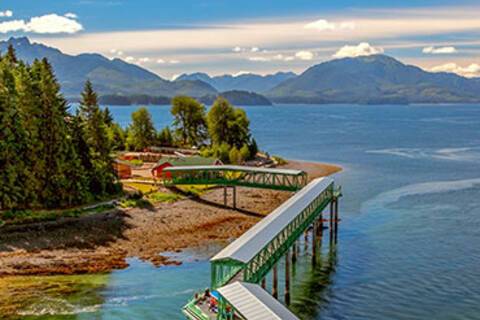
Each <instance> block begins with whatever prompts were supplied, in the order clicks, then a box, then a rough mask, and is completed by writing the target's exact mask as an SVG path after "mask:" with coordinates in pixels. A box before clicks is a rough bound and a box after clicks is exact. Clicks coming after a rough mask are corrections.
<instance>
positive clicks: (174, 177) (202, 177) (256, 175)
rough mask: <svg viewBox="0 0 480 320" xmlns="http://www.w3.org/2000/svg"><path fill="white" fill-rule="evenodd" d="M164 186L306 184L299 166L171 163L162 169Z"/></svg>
mask: <svg viewBox="0 0 480 320" xmlns="http://www.w3.org/2000/svg"><path fill="white" fill-rule="evenodd" d="M162 174H163V180H164V183H165V185H166V186H174V185H192V184H203V185H222V186H230V187H235V186H243V187H252V188H264V189H273V190H285V191H298V190H300V189H302V188H303V187H304V186H305V185H306V184H307V174H306V173H305V172H304V171H301V170H291V169H277V168H257V167H246V166H236V165H213V166H173V167H168V168H165V169H163V173H162Z"/></svg>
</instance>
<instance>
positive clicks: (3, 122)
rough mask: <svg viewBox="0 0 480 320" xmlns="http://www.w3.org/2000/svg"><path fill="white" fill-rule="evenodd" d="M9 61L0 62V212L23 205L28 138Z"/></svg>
mask: <svg viewBox="0 0 480 320" xmlns="http://www.w3.org/2000/svg"><path fill="white" fill-rule="evenodd" d="M11 62H12V61H11V57H9V58H8V57H4V58H2V61H1V62H0V181H1V183H0V208H1V209H11V208H17V207H22V206H23V204H24V200H25V199H24V192H23V187H24V185H23V184H24V183H25V181H24V179H23V178H24V177H25V175H26V167H25V163H24V159H25V149H26V145H27V140H26V139H27V136H26V133H25V130H24V128H23V124H22V121H21V118H22V117H21V112H20V110H19V108H18V97H17V92H16V90H15V79H14V76H13V74H12V72H11V70H12V63H11Z"/></svg>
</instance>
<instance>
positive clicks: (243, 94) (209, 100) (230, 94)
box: [75, 90, 272, 106]
mask: <svg viewBox="0 0 480 320" xmlns="http://www.w3.org/2000/svg"><path fill="white" fill-rule="evenodd" d="M218 96H222V97H224V98H226V99H227V100H228V101H230V103H232V104H234V105H237V106H271V105H272V102H271V101H270V100H268V99H267V98H265V97H264V96H262V95H260V94H258V93H255V92H247V91H238V90H234V91H226V92H222V93H219V94H208V95H204V96H201V97H197V99H198V100H199V101H200V102H202V103H204V104H207V105H211V104H213V102H214V101H215V99H216V98H217V97H218ZM170 100H171V98H169V97H166V96H149V95H128V96H126V95H117V94H107V95H101V96H100V98H99V101H100V103H101V104H103V105H116V106H127V105H138V104H143V105H145V104H146V105H164V104H170ZM75 102H76V101H75Z"/></svg>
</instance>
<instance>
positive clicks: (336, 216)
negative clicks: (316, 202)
mask: <svg viewBox="0 0 480 320" xmlns="http://www.w3.org/2000/svg"><path fill="white" fill-rule="evenodd" d="M337 238H338V200H337V199H335V243H337Z"/></svg>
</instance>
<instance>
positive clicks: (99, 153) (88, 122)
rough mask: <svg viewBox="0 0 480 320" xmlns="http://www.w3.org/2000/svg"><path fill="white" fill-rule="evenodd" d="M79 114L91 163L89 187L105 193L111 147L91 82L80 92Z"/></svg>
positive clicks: (108, 180)
mask: <svg viewBox="0 0 480 320" xmlns="http://www.w3.org/2000/svg"><path fill="white" fill-rule="evenodd" d="M79 116H80V119H81V121H82V122H83V131H84V135H85V141H86V143H87V146H88V149H89V154H90V160H91V163H92V165H93V172H91V174H92V176H91V179H90V180H91V189H92V191H93V192H96V193H99V194H105V193H107V192H108V190H110V189H111V182H112V179H113V178H112V177H113V176H114V172H113V159H112V158H111V152H112V147H111V144H110V139H109V137H108V128H107V125H106V124H105V113H104V112H103V111H102V110H101V109H100V106H99V105H98V99H97V94H96V92H95V91H94V90H93V86H92V83H91V82H90V81H87V82H86V83H85V87H84V90H83V92H82V100H81V101H80V107H79Z"/></svg>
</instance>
